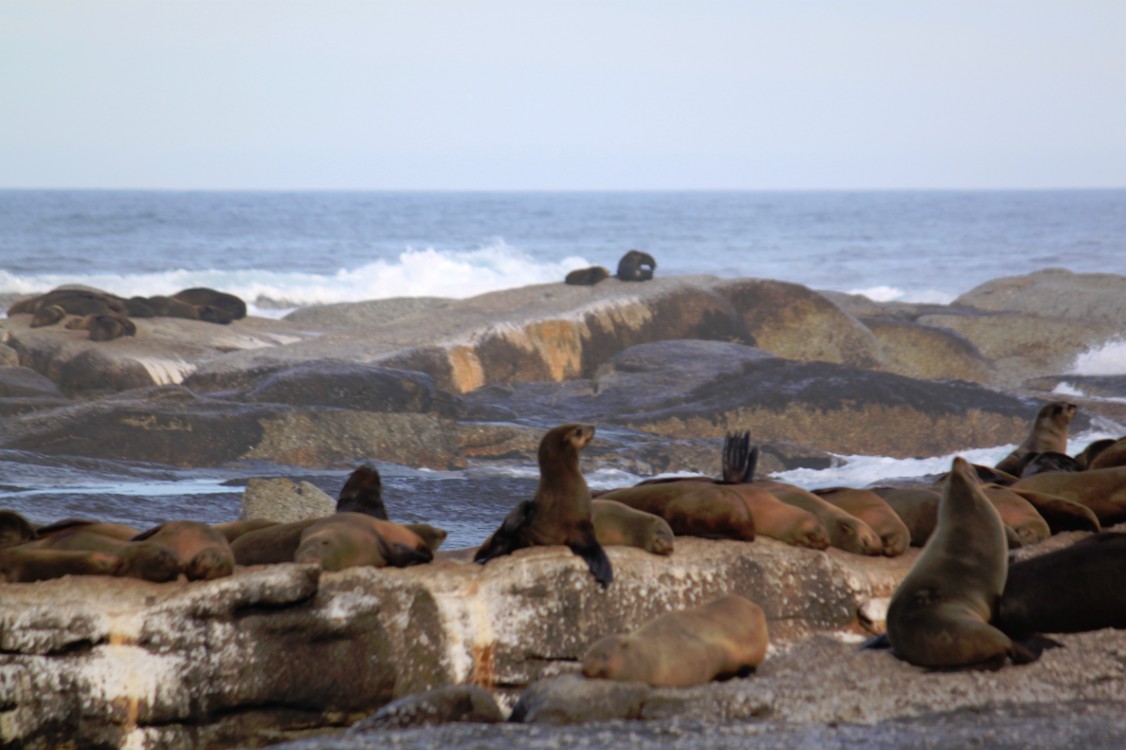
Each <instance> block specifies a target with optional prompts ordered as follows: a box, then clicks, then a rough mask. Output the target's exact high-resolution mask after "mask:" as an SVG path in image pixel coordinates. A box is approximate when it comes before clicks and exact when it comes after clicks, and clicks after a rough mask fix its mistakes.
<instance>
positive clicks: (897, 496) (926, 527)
mask: <svg viewBox="0 0 1126 750" xmlns="http://www.w3.org/2000/svg"><path fill="white" fill-rule="evenodd" d="M869 489H870V490H871V491H872V492H873V493H875V494H877V495H879V496H880V498H881V499H883V501H884V502H885V503H887V504H888V505H889V506H890V507H891V509H892V510H894V511H895V514H896V515H897V516H899V520H901V521H903V523H904V524H905V525H906V526H907V529H908V531H910V532H911V546H912V547H922V546H923V545H924V544H926V543H927V539H930V535H931V534H932V533H934V527H935V524H936V523H938V502H939V500H941V499H942V493H941V492H939V491H937V490H933V489H931V488H930V487H919V486H906V487H901V486H893V485H885V486H880V487H870V488H869Z"/></svg>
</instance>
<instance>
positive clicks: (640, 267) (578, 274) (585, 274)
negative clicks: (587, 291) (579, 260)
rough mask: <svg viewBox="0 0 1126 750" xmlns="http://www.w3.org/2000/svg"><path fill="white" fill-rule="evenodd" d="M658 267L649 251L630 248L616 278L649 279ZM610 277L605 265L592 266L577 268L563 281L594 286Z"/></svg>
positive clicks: (622, 260)
mask: <svg viewBox="0 0 1126 750" xmlns="http://www.w3.org/2000/svg"><path fill="white" fill-rule="evenodd" d="M656 269H657V261H656V260H654V258H653V256H652V255H650V254H649V253H645V252H642V251H641V250H630V251H629V252H627V253H626V254H625V255H623V256H622V257H621V259H620V260H619V261H618V272H617V273H616V274H614V278H616V279H618V280H619V281H649V280H650V279H652V278H653V272H654V271H655V270H656ZM608 278H610V271H609V270H607V269H606V268H604V267H603V266H590V267H589V268H577V269H575V270H574V271H571V272H570V273H568V274H567V276H566V277H565V278H564V279H563V283H565V284H570V285H571V286H594V285H595V284H597V283H599V282H600V281H605V280H606V279H608Z"/></svg>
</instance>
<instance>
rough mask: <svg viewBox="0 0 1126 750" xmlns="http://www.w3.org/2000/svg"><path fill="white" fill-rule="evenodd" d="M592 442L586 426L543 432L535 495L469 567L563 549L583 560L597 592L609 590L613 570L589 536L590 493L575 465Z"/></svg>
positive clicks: (591, 429)
mask: <svg viewBox="0 0 1126 750" xmlns="http://www.w3.org/2000/svg"><path fill="white" fill-rule="evenodd" d="M592 439H594V425H590V424H564V425H559V426H558V427H553V428H552V429H550V430H548V431H547V434H545V435H544V436H543V439H541V440H540V445H539V451H538V459H539V467H540V481H539V485H538V486H537V487H536V494H535V495H534V496H533V497H532V499H531V500H525V501H524V502H522V503H520V504H519V505H517V506H516V507H515V508H514V509H513V510H512V512H510V513H509V514H508V516H507V517H506V518H505V519H504V522H503V523H502V524H501V526H500V528H499V529H497V530H496V531H495V532H493V534H492V536H490V537H489V538H488V539H487V540H485V543H484V544H482V545H481V547H480V548H479V549H478V550H477V552H476V554H474V556H473V561H474V562H477V563H486V562H488V561H489V560H492V559H493V558H495V557H501V556H502V555H507V554H510V553H512V552H515V551H516V550H518V549H522V548H524V547H531V546H536V545H554V544H565V545H567V546H568V547H570V549H571V551H572V552H574V553H575V554H576V555H579V556H580V557H582V558H583V560H585V561H586V564H587V567H589V568H590V572H591V573H592V574H593V575H594V579H595V580H596V581H598V583H599V584H600V585H601V586H602V587H603V588H605V587H607V586H609V585H610V582H611V581H612V580H613V579H614V571H613V569H612V568H611V566H610V559H609V558H608V557H606V552H605V550H603V549H602V545H600V544H599V543H598V538H597V537H596V536H595V533H594V524H593V522H592V521H591V510H590V501H591V497H590V488H589V487H587V484H586V480H585V479H584V478H583V474H582V471H581V469H580V466H579V452H580V451H581V450H582V449H583V448H585V447H586V446H588V445H589V444H590V441H591V440H592Z"/></svg>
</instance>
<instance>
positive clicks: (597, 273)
mask: <svg viewBox="0 0 1126 750" xmlns="http://www.w3.org/2000/svg"><path fill="white" fill-rule="evenodd" d="M608 278H610V271H609V270H608V269H606V268H603V267H602V266H591V267H590V268H576V269H575V270H574V271H571V272H570V273H568V274H567V276H566V277H565V278H564V279H563V283H564V284H570V285H571V286H594V285H595V284H597V283H598V282H600V281H605V280H606V279H608Z"/></svg>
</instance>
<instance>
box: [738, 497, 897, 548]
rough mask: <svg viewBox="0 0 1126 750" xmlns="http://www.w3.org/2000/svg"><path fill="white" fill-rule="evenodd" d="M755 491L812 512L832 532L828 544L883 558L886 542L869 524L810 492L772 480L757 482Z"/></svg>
mask: <svg viewBox="0 0 1126 750" xmlns="http://www.w3.org/2000/svg"><path fill="white" fill-rule="evenodd" d="M751 486H752V487H761V488H762V489H764V490H766V491H767V492H769V493H770V494H772V495H774V496H775V497H776V498H778V499H779V500H781V501H782V502H784V503H789V504H790V505H794V506H796V507H798V508H801V509H802V510H806V511H809V512H810V513H812V514H813V515H814V516H816V517H817V518H818V520H820V521H821V523H822V524H824V526H825V530H826V531H828V532H829V544H830V545H831V546H833V547H836V548H837V549H843V550H844V551H845V552H853V553H855V554H858V555H882V554H883V553H884V542H883V540H882V539H880V537H879V535H878V534H876V532H875V531H873V530H872V527H870V526H869V525H868V524H866V523H864V521H862V520H860V519H859V518H857V517H856V516H853V515H852V514H850V513H846V512H845V511H843V510H841V509H840V508H838V507H836V506H834V505H832V504H830V503H828V502H826V501H825V500H823V499H822V498H820V497H818V496H817V495H814V494H813V493H812V492H810V491H809V490H806V489H803V488H801V487H798V486H797V485H793V484H787V483H785V482H775V481H773V480H770V479H759V480H755V481H754V482H753V483H752V484H751Z"/></svg>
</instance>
